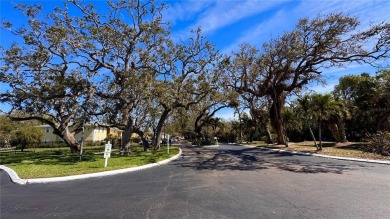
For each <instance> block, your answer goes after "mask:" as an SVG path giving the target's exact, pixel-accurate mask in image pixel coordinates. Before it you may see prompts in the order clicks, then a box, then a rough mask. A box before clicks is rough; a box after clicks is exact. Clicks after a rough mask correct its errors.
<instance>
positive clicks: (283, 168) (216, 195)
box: [0, 145, 390, 219]
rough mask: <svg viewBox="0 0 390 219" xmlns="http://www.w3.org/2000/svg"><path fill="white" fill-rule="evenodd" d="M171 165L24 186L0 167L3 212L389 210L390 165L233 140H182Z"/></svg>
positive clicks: (369, 213)
mask: <svg viewBox="0 0 390 219" xmlns="http://www.w3.org/2000/svg"><path fill="white" fill-rule="evenodd" d="M182 149H183V156H182V157H181V158H180V159H178V160H176V161H173V162H171V163H169V164H168V165H162V166H159V167H155V168H151V169H146V170H142V171H137V172H131V173H127V174H121V175H115V176H109V177H102V178H92V179H86V180H77V181H69V182H62V183H51V184H32V185H25V186H20V185H16V184H13V183H11V182H10V181H9V179H8V176H7V175H6V173H4V172H3V171H1V172H0V177H1V187H0V195H1V196H0V198H1V199H0V201H1V211H0V212H1V218H170V219H172V218H240V219H241V218H389V215H390V165H383V164H369V163H360V162H352V161H341V160H333V159H325V158H319V157H309V156H297V155H290V154H286V153H277V152H271V151H266V150H261V149H258V148H247V147H243V146H235V145H221V146H219V147H203V148H202V147H192V146H183V148H182Z"/></svg>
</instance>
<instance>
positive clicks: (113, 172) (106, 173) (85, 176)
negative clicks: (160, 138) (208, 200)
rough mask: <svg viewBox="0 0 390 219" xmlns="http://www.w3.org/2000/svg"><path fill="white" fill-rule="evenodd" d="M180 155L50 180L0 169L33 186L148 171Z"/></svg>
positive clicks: (22, 182) (12, 178) (9, 169)
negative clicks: (126, 166)
mask: <svg viewBox="0 0 390 219" xmlns="http://www.w3.org/2000/svg"><path fill="white" fill-rule="evenodd" d="M181 154H182V150H181V148H179V153H178V154H176V155H175V156H173V157H171V158H168V159H165V160H162V161H159V162H157V163H151V164H146V165H143V166H137V167H130V168H126V169H119V170H110V171H104V172H98V173H87V174H81V175H73V176H61V177H51V178H35V179H21V178H20V177H19V176H18V174H16V172H15V171H14V170H12V169H11V168H8V167H6V166H4V165H0V169H2V170H4V171H5V172H7V173H8V175H9V177H10V178H11V181H12V182H14V183H17V184H19V185H25V184H33V183H51V182H64V181H70V180H76V179H88V178H93V177H102V176H112V175H116V174H121V173H128V172H134V171H137V170H143V169H148V168H151V167H155V166H160V165H163V164H167V163H169V162H171V161H172V160H175V159H177V158H179V157H180V155H181Z"/></svg>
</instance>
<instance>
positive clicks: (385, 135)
mask: <svg viewBox="0 0 390 219" xmlns="http://www.w3.org/2000/svg"><path fill="white" fill-rule="evenodd" d="M368 138H369V144H368V145H366V146H365V147H364V150H365V151H368V152H372V153H376V154H381V155H385V156H390V132H377V133H374V134H368Z"/></svg>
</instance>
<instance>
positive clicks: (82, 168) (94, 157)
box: [0, 145, 179, 178]
mask: <svg viewBox="0 0 390 219" xmlns="http://www.w3.org/2000/svg"><path fill="white" fill-rule="evenodd" d="M99 148H100V147H99ZM169 149H170V154H167V151H166V147H164V146H162V147H161V149H160V150H159V151H154V150H150V151H146V152H144V151H143V150H142V148H141V147H139V146H135V145H134V146H133V148H132V153H131V154H129V155H127V156H124V155H119V152H113V153H111V158H109V159H108V166H107V167H106V168H104V160H105V159H104V158H103V154H94V153H95V152H99V151H101V150H99V149H97V147H96V148H91V149H90V150H88V149H87V148H86V150H85V152H84V154H83V157H82V161H80V160H79V159H80V157H79V156H78V155H72V154H69V149H67V148H61V149H58V150H50V149H44V150H38V151H37V150H36V151H35V153H32V152H31V151H30V152H29V151H26V152H25V153H16V154H7V155H2V156H0V163H1V164H3V165H6V166H7V167H9V168H11V169H13V170H15V172H16V173H17V174H18V175H19V177H20V178H44V177H56V176H69V175H77V174H84V173H95V172H102V171H107V170H116V169H123V168H128V167H135V166H141V165H145V164H149V163H155V162H158V161H161V160H164V159H167V158H169V157H172V156H174V155H176V154H178V153H179V148H178V147H174V146H170V147H169Z"/></svg>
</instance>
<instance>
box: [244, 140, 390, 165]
mask: <svg viewBox="0 0 390 219" xmlns="http://www.w3.org/2000/svg"><path fill="white" fill-rule="evenodd" d="M363 144H365V143H362V142H346V143H337V144H336V143H334V142H324V143H323V146H322V147H323V148H322V151H317V149H316V147H315V145H314V142H312V141H307V142H299V143H289V146H288V147H285V146H284V145H273V144H272V145H268V144H266V143H264V142H254V143H253V144H251V146H258V147H266V148H273V149H282V150H293V151H300V152H306V153H313V154H324V155H330V156H339V157H350V158H360V159H371V160H386V161H390V156H382V155H379V154H374V153H368V152H364V151H362V150H361V148H362V145H363Z"/></svg>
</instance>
